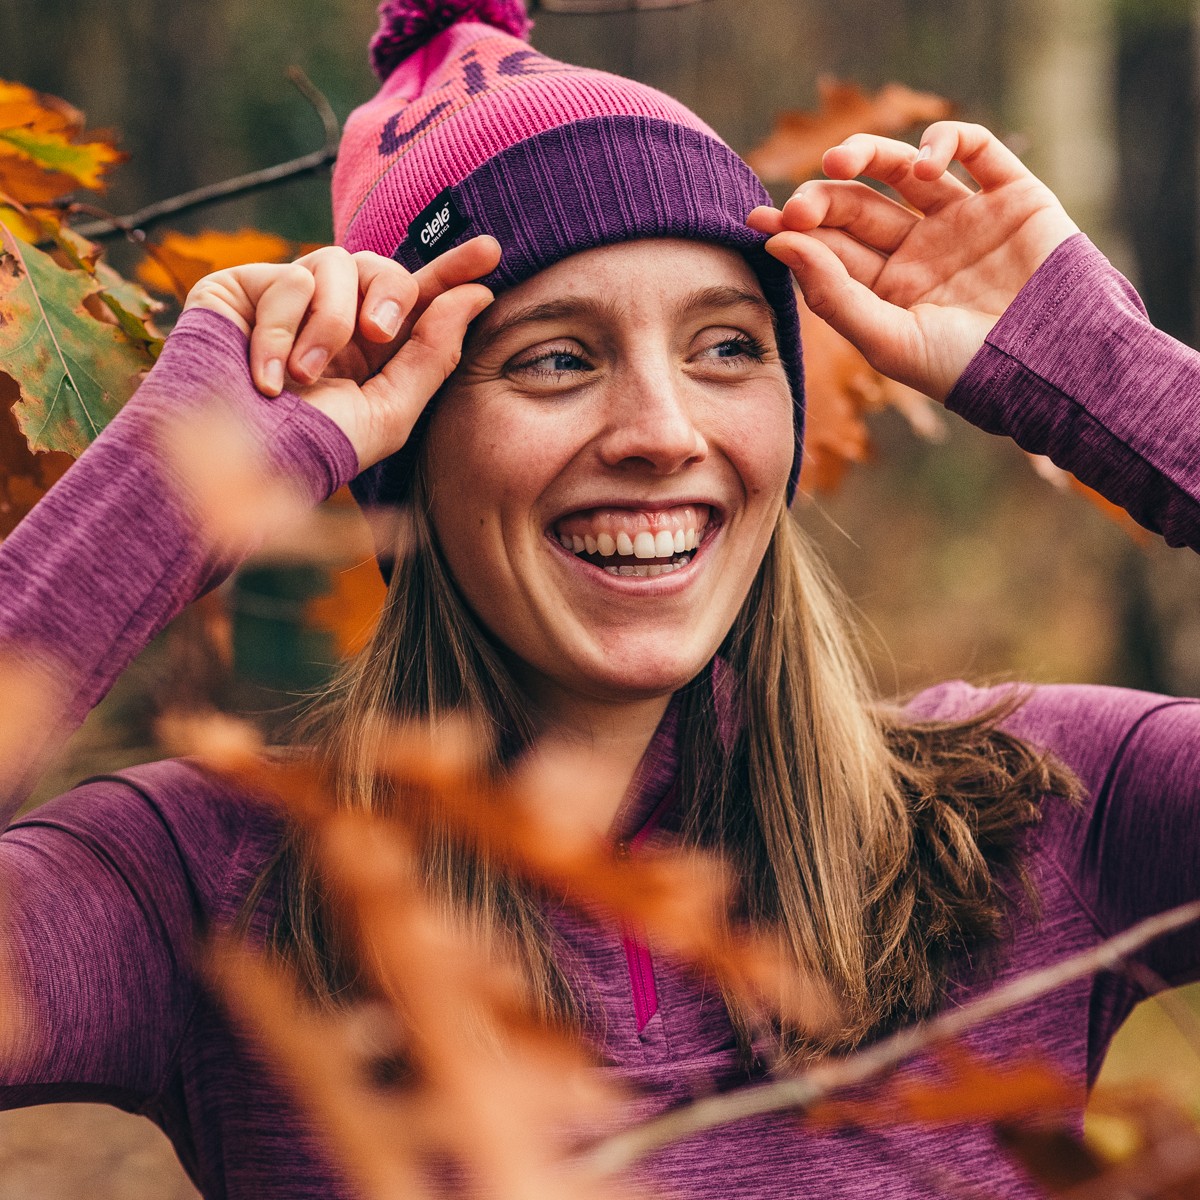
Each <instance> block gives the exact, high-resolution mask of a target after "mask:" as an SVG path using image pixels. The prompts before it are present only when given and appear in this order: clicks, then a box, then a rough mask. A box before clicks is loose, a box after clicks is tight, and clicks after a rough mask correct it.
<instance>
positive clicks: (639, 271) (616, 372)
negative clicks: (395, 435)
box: [426, 239, 793, 713]
mask: <svg viewBox="0 0 1200 1200" xmlns="http://www.w3.org/2000/svg"><path fill="white" fill-rule="evenodd" d="M428 436H429V441H428V444H427V447H426V453H427V467H428V478H429V483H430V489H429V490H430V496H431V506H432V520H433V526H434V529H435V531H436V534H437V537H438V540H439V543H440V545H441V547H442V550H443V552H444V554H445V557H446V560H447V562H448V564H449V566H450V569H451V571H452V573H453V575H454V578H455V580H456V581H457V583H458V585H459V587H460V588H461V589H462V592H463V594H464V595H465V597H466V599H467V601H468V603H469V604H470V605H471V607H472V609H473V610H474V611H475V613H476V615H477V616H478V617H479V618H480V619H481V620H482V622H483V623H484V625H486V626H487V628H488V629H489V630H491V632H492V634H493V635H494V636H495V637H496V638H497V639H499V641H500V642H502V643H503V644H504V645H505V646H506V647H508V649H509V650H510V652H511V653H512V655H513V656H514V657H515V659H516V660H517V663H516V667H517V670H518V674H519V675H520V676H521V677H522V682H523V683H524V684H525V686H526V687H527V688H528V689H529V690H530V692H531V693H532V694H533V696H534V697H535V698H536V699H538V700H540V701H542V702H543V704H544V705H545V706H547V707H548V710H549V711H550V712H551V713H553V709H554V704H555V702H556V699H558V700H565V699H570V700H573V701H574V700H579V699H590V700H595V701H601V702H604V703H612V702H618V703H619V702H621V701H623V700H630V701H632V700H645V699H647V698H650V697H656V696H666V695H669V694H670V693H671V692H673V691H674V690H676V689H677V688H679V687H680V686H682V685H683V684H684V683H686V682H687V681H688V680H689V679H691V678H693V677H694V676H695V675H696V674H697V673H698V672H699V671H700V670H701V668H702V667H703V666H704V665H705V663H707V662H708V660H709V659H710V658H711V657H712V656H713V654H714V653H715V652H716V650H717V648H718V646H719V645H720V643H721V641H722V639H723V638H724V636H725V634H726V633H727V632H728V630H729V628H730V627H731V625H732V623H733V621H734V618H735V617H736V615H737V612H738V609H739V607H740V606H741V604H742V601H743V600H744V598H745V596H746V593H747V591H748V589H749V587H750V584H751V582H752V580H753V578H754V575H755V572H756V571H757V570H758V567H759V564H760V562H761V560H762V557H763V554H764V552H765V550H766V546H767V543H768V541H769V539H770V537H771V533H772V530H773V528H774V525H775V522H776V519H777V517H778V514H779V510H780V506H781V505H782V503H783V498H784V492H785V488H786V484H787V477H788V471H789V468H790V465H791V461H792V451H793V434H792V404H791V394H790V392H789V389H788V383H787V378H786V375H785V372H784V368H783V366H782V364H781V362H780V358H779V354H778V351H777V349H776V342H775V334H774V328H773V323H772V310H771V308H770V307H769V306H768V304H767V303H766V301H765V300H764V299H763V295H762V291H761V289H760V287H759V285H758V282H757V280H756V278H755V276H754V273H753V271H752V270H751V269H750V267H749V266H748V265H747V263H746V262H745V260H744V259H743V258H742V257H741V255H739V254H738V253H736V252H735V251H733V250H729V249H726V248H722V247H717V246H713V245H708V244H705V243H699V242H690V241H682V240H667V239H654V240H647V241H638V242H630V243H624V244H621V245H615V246H605V247H601V248H599V249H596V250H589V251H587V252H585V253H582V254H578V255H575V256H573V257H571V258H569V259H565V260H563V261H561V262H559V263H556V264H555V265H554V266H552V267H550V268H548V269H547V270H545V271H542V272H541V273H540V274H538V275H536V276H535V277H534V278H532V279H530V280H528V281H527V282H525V283H523V284H521V285H520V286H519V287H516V288H513V289H512V290H511V291H508V292H506V293H504V294H503V295H501V296H500V297H499V298H498V299H497V300H496V302H495V304H493V305H492V307H491V308H489V309H488V310H487V311H486V312H485V313H484V315H483V316H482V317H481V318H480V319H479V321H478V322H477V324H476V326H475V328H474V329H473V331H472V333H471V336H470V337H469V339H468V341H467V345H466V348H465V352H464V356H463V360H462V363H461V365H460V366H459V369H458V371H457V372H456V373H455V375H454V376H453V377H452V379H451V380H450V381H449V383H448V384H447V385H446V387H445V389H444V391H443V392H442V394H441V396H440V398H439V400H438V402H437V406H436V409H435V411H434V412H433V414H432V417H431V421H430V427H429V435H428Z"/></svg>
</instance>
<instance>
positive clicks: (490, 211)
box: [333, 0, 804, 505]
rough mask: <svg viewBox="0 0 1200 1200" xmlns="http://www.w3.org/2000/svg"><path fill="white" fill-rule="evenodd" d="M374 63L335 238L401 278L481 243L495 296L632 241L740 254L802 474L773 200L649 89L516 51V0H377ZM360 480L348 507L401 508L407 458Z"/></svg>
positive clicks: (797, 375)
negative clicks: (491, 240)
mask: <svg viewBox="0 0 1200 1200" xmlns="http://www.w3.org/2000/svg"><path fill="white" fill-rule="evenodd" d="M379 15H380V26H379V31H378V33H377V34H376V35H375V38H374V39H373V41H372V42H371V56H372V62H373V65H374V67H375V70H376V73H377V74H378V75H379V76H380V78H381V79H382V80H383V86H382V88H381V89H380V91H379V93H378V94H377V95H376V96H375V98H374V99H372V100H370V101H369V102H368V103H366V104H364V105H363V106H362V107H360V108H358V109H357V110H356V111H355V112H354V113H352V114H351V116H350V118H349V119H348V121H347V122H346V127H345V131H344V134H343V138H342V144H341V149H340V151H339V153H338V160H337V164H336V166H335V168H334V173H333V216H334V230H335V234H336V238H337V241H338V242H339V243H340V244H341V245H342V246H344V247H345V248H346V249H347V250H349V251H351V252H356V251H359V250H373V251H375V252H376V253H377V254H382V255H386V256H388V257H391V258H395V259H396V260H397V261H398V262H399V263H400V264H401V265H402V266H404V267H406V268H407V269H408V270H410V271H416V270H418V269H419V268H420V267H421V266H422V265H424V264H426V263H429V262H432V261H433V260H434V259H435V258H436V257H437V256H438V255H440V254H442V253H444V252H445V251H446V250H448V249H450V247H451V246H454V245H457V244H458V243H459V242H462V241H466V240H468V239H470V238H472V237H475V236H476V235H478V234H482V233H488V234H491V235H492V236H493V237H495V238H496V240H497V241H498V242H499V243H500V246H501V249H502V251H503V257H502V259H501V262H500V265H499V267H498V268H497V269H496V271H495V272H494V273H492V274H491V275H489V276H487V277H485V278H484V279H483V280H482V281H481V282H483V283H485V284H486V285H487V286H488V287H490V288H491V289H492V290H493V291H494V292H496V293H497V294H498V293H500V292H502V291H503V290H505V289H506V288H510V287H513V286H515V285H516V284H519V283H521V282H522V281H524V280H526V279H528V278H530V277H531V276H533V275H535V274H536V273H537V272H538V271H541V270H543V269H544V268H545V267H548V266H551V265H552V264H554V263H556V262H558V261H560V260H561V259H564V258H566V257H567V256H568V255H571V254H577V253H579V252H581V251H584V250H589V249H592V248H594V247H597V246H604V245H609V244H612V243H616V242H624V241H630V240H632V239H635V238H648V237H676V238H692V239H697V240H701V241H710V242H714V243H718V244H720V245H723V246H729V247H732V248H733V249H735V250H738V251H740V252H741V253H742V254H743V255H744V256H745V257H746V259H747V261H748V262H749V264H750V266H751V267H752V268H753V270H754V272H755V274H756V275H757V276H758V279H759V283H760V285H761V286H762V289H763V292H764V294H765V296H766V298H767V300H768V301H769V302H770V304H771V305H772V307H773V308H774V310H775V313H776V316H777V328H778V340H779V349H780V351H781V354H782V357H783V362H784V365H785V367H786V369H787V373H788V379H789V383H790V385H791V389H792V396H793V405H794V425H795V447H796V448H795V457H794V460H793V463H792V471H791V476H790V479H789V481H788V500H789V501H790V500H791V499H792V496H793V495H794V493H795V488H796V480H797V477H798V475H799V471H800V455H801V439H802V436H803V426H804V382H803V372H802V366H801V359H800V329H799V321H798V317H797V311H796V299H795V293H794V291H793V286H792V278H791V273H790V272H789V271H788V270H787V268H786V267H784V266H783V265H782V264H781V263H779V262H778V261H777V260H775V259H773V258H771V257H770V255H768V254H767V253H766V251H765V250H764V249H763V244H764V243H765V241H766V238H765V237H763V236H762V235H761V234H758V233H755V232H754V231H753V230H751V229H750V228H749V227H748V226H747V225H746V216H747V214H748V213H749V212H750V210H751V209H752V208H754V207H755V206H756V205H759V204H769V203H770V197H769V196H768V194H767V192H766V190H765V189H764V188H763V186H762V184H761V183H760V182H759V180H758V178H757V177H756V176H755V175H754V173H753V172H752V171H751V170H750V168H749V167H748V166H747V165H746V164H745V163H744V162H743V161H742V160H741V159H740V158H739V157H738V156H737V155H736V154H734V152H733V151H732V150H731V149H730V148H729V147H728V146H727V145H726V144H725V143H724V142H723V141H722V140H721V139H720V138H719V137H718V136H717V135H716V133H714V132H713V130H711V129H710V128H709V127H708V126H707V125H706V124H705V123H704V122H703V121H701V120H700V118H699V117H697V116H696V115H695V114H694V113H693V112H691V111H690V110H689V109H687V108H685V107H684V106H683V105H682V104H680V103H678V102H677V101H675V100H673V99H671V97H669V96H667V95H664V94H663V93H662V92H659V91H656V90H654V89H653V88H649V87H646V86H644V85H642V84H640V83H635V82H634V81H632V80H629V79H624V78H621V77H620V76H616V75H610V74H607V73H605V72H601V71H595V70H588V69H584V68H581V67H575V66H571V65H569V64H567V63H562V62H557V61H555V60H554V59H551V58H547V57H546V56H545V55H543V54H540V53H538V51H536V50H534V49H533V48H532V47H531V46H530V45H529V44H528V42H527V41H526V40H525V39H526V37H527V35H528V33H529V29H530V22H529V20H528V18H527V16H526V13H525V7H524V4H523V2H522V0H384V3H383V4H381V6H380V9H379ZM407 449H408V452H407V453H406V452H405V450H401V451H400V452H399V453H398V454H396V455H393V456H392V457H390V458H388V459H385V460H384V461H383V462H381V463H379V464H377V465H376V466H374V467H371V468H370V469H368V470H367V471H364V472H363V473H362V474H361V475H360V476H359V477H358V478H357V479H356V480H355V481H354V483H353V484H352V485H351V487H352V490H353V491H354V494H355V496H356V497H357V498H358V500H359V502H360V503H363V504H366V505H378V504H395V503H399V502H401V501H402V500H403V499H404V498H405V496H406V494H407V491H408V483H409V480H410V478H411V468H412V451H411V448H407Z"/></svg>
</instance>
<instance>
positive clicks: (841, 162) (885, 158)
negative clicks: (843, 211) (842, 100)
mask: <svg viewBox="0 0 1200 1200" xmlns="http://www.w3.org/2000/svg"><path fill="white" fill-rule="evenodd" d="M917 153H918V152H917V149H916V147H915V146H910V145H908V143H907V142H898V141H896V140H895V139H894V138H885V137H879V136H878V135H876V134H869V133H856V134H854V135H853V136H852V137H849V138H847V139H846V141H844V142H843V143H842V144H841V145H840V146H834V147H833V149H832V150H826V151H825V157H824V158H823V159H822V160H821V165H822V167H823V169H824V171H825V174H826V175H828V176H829V177H830V178H831V179H854V178H855V177H856V176H859V175H866V176H868V177H869V178H871V179H878V180H879V182H880V183H886V184H887V185H888V187H890V188H893V189H894V190H895V191H896V192H898V193H899V194H900V196H901V197H902V198H903V199H904V200H905V201H906V202H907V203H909V204H911V205H912V206H913V208H915V209H917V211H918V212H922V213H926V214H932V213H936V212H938V211H939V210H940V209H942V208H945V207H946V205H947V204H952V203H954V202H955V201H956V200H962V199H964V198H966V197H967V196H970V195H971V194H972V192H971V189H970V188H969V187H967V185H966V184H965V183H962V182H960V181H959V180H957V179H955V178H954V176H953V175H948V174H944V173H943V174H942V175H939V176H938V178H937V179H933V180H926V179H919V178H917V176H916V175H914V174H913V166H914V164H915V163H916V160H917Z"/></svg>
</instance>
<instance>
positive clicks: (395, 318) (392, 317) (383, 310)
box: [373, 300, 401, 337]
mask: <svg viewBox="0 0 1200 1200" xmlns="http://www.w3.org/2000/svg"><path fill="white" fill-rule="evenodd" d="M373 318H374V321H375V324H376V325H378V326H379V328H380V329H382V330H383V332H384V333H386V334H387V335H388V337H395V336H396V334H397V333H399V331H400V319H401V313H400V305H398V304H397V303H396V302H395V300H385V301H384V302H383V303H382V304H380V305H379V306H378V307H377V308H376V309H375V312H374V314H373Z"/></svg>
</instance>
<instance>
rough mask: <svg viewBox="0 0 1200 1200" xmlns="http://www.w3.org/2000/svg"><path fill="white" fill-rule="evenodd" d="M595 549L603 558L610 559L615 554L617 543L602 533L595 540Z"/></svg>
mask: <svg viewBox="0 0 1200 1200" xmlns="http://www.w3.org/2000/svg"><path fill="white" fill-rule="evenodd" d="M596 549H597V550H599V551H600V553H601V554H603V555H604V557H605V558H612V556H613V555H614V554H616V552H617V543H616V542H614V541H613V540H612V538H611V537H610V536H609V535H608V534H607V533H602V534H600V536H599V537H598V538H597V539H596Z"/></svg>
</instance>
